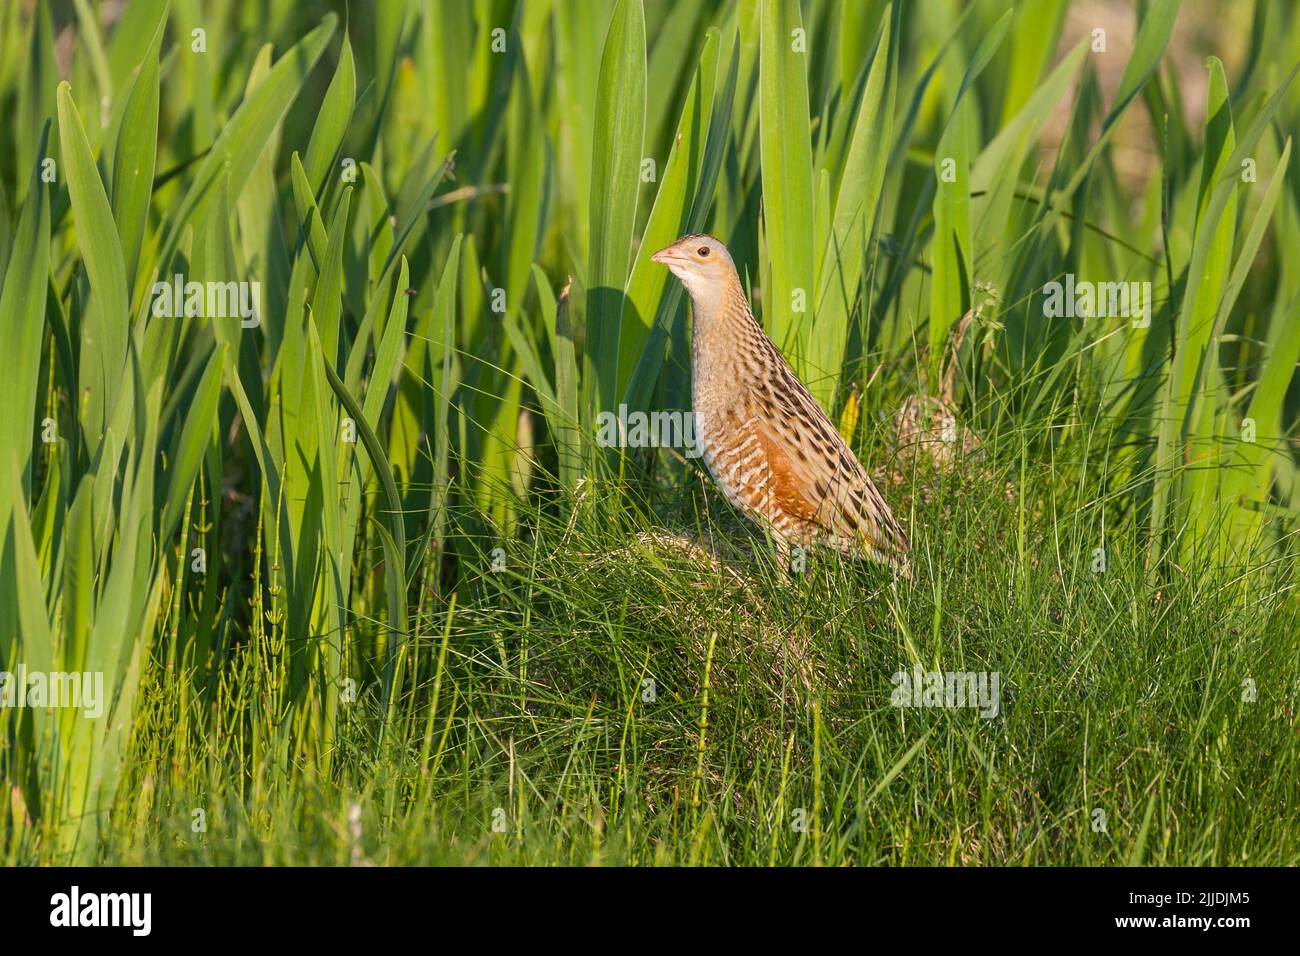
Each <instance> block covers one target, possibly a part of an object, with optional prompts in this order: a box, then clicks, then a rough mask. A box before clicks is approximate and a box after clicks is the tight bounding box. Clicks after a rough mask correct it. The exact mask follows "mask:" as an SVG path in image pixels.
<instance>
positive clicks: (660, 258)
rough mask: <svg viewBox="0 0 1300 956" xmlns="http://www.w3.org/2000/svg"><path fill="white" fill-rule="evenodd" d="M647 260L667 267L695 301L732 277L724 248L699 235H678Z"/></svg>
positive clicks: (733, 264) (711, 239) (733, 275)
mask: <svg viewBox="0 0 1300 956" xmlns="http://www.w3.org/2000/svg"><path fill="white" fill-rule="evenodd" d="M650 258H651V260H652V261H654V262H658V263H659V264H661V265H665V266H667V267H668V268H669V270H671V272H672V274H673V275H675V276H677V278H678V279H680V280H681V283H682V285H684V286H685V287H686V291H687V292H689V293H690V294H691V297H692V298H697V299H698V298H699V297H700V296H704V295H708V293H709V292H710V291H711V290H716V289H721V288H723V287H724V286H725V284H726V283H727V282H728V281H729V280H733V279H734V278H735V275H736V264H735V263H734V262H732V261H731V253H729V252H727V247H726V246H724V245H723V244H722V243H721V242H719V241H718V240H717V239H714V238H713V237H712V236H707V235H704V234H703V233H699V234H696V235H691V236H682V238H680V239H678V240H677V241H676V242H674V243H673V244H672V245H671V246H666V247H665V248H663V249H660V250H659V251H658V252H656V253H655V254H654V255H653V256H651V257H650Z"/></svg>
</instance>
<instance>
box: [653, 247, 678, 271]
mask: <svg viewBox="0 0 1300 956" xmlns="http://www.w3.org/2000/svg"><path fill="white" fill-rule="evenodd" d="M650 261H651V262H657V263H659V264H660V265H662V266H666V265H671V264H672V263H674V262H683V261H685V259H684V257H683V256H682V255H681V254H679V253H678V252H677V245H676V244H675V243H674V244H673V245H671V246H664V247H663V248H662V249H660V250H659V251H658V252H656V253H655V254H654V255H653V256H651V257H650Z"/></svg>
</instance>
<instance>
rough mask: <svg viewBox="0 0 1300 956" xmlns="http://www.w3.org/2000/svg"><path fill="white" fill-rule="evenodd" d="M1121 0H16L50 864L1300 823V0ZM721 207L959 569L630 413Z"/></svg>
mask: <svg viewBox="0 0 1300 956" xmlns="http://www.w3.org/2000/svg"><path fill="white" fill-rule="evenodd" d="M1069 6H1070V4H1068V3H1066V2H1064V0H1037V2H1032V3H1025V4H1022V5H1018V6H1017V8H1016V10H1015V11H1013V12H1012V13H1011V14H1009V15H1004V12H1003V5H1002V4H998V3H993V2H973V3H958V2H955V0H952V2H949V0H923V2H918V3H906V4H898V5H894V4H890V3H887V2H881V0H861V2H855V3H851V4H838V3H833V2H829V0H736V2H730V0H725V2H724V0H718V2H715V3H707V4H698V3H695V2H693V0H679V2H671V0H645V2H644V3H643V2H642V0H617V2H613V0H611V2H610V3H595V2H592V3H586V2H583V3H571V2H561V0H557V2H554V3H548V2H543V0H536V2H534V0H528V2H520V3H513V2H495V0H494V2H477V3H466V4H454V3H447V4H434V5H432V6H430V5H425V4H416V3H409V2H408V3H401V2H394V3H384V4H380V5H377V6H375V7H373V8H371V7H370V6H369V5H365V6H364V8H363V6H362V5H360V4H355V5H353V8H352V9H351V10H346V9H344V8H343V7H341V6H338V7H335V5H333V4H328V3H315V4H313V3H309V4H290V3H279V2H273V3H269V4H252V3H230V4H219V3H210V2H205V0H171V2H162V0H136V2H134V3H132V4H130V5H129V6H128V7H126V8H125V10H124V12H122V14H121V19H119V20H115V21H110V20H109V19H104V17H105V13H104V11H101V10H97V9H95V8H94V7H93V6H92V5H88V4H81V3H77V4H67V5H64V4H60V3H55V4H53V5H47V4H37V5H33V4H31V3H28V2H26V0H9V2H7V3H5V4H4V6H3V8H2V9H0V108H3V115H4V119H3V120H0V277H2V278H0V281H2V283H3V284H2V285H0V355H2V356H3V357H4V361H5V363H6V395H7V396H8V399H9V401H10V407H9V409H8V410H7V411H8V414H5V415H3V416H0V430H2V432H0V671H6V672H8V671H14V670H15V669H16V668H18V667H19V666H24V667H26V668H27V669H28V670H30V671H74V672H81V671H90V672H95V673H99V674H102V675H103V676H104V683H105V687H106V689H107V691H108V693H109V695H110V701H109V706H108V707H107V709H106V712H105V714H104V715H103V716H102V717H101V718H97V719H96V718H90V717H85V716H83V715H81V713H80V712H79V711H75V710H70V709H65V710H52V709H43V708H24V709H18V708H12V707H0V744H3V746H0V774H3V777H4V781H3V782H4V785H5V787H4V795H5V797H6V799H5V800H3V801H0V840H3V845H2V848H0V860H3V861H4V862H6V863H24V864H26V863H61V862H83V863H109V864H126V863H168V864H171V863H229V864H258V863H320V864H334V863H337V864H362V863H373V864H389V863H416V862H437V863H540V864H563V863H571V864H589V863H604V864H654V863H666V864H739V865H764V864H769V863H775V864H824V865H841V864H846V863H857V864H900V865H908V864H1053V865H1060V864H1103V865H1108V864H1127V863H1147V864H1180V865H1197V864H1232V865H1240V864H1280V865H1295V864H1297V863H1300V783H1298V782H1297V781H1300V766H1297V763H1298V758H1300V721H1298V720H1297V712H1300V637H1298V635H1300V599H1298V597H1297V584H1298V583H1300V581H1298V576H1297V538H1296V521H1297V517H1300V480H1297V475H1298V474H1300V470H1298V469H1300V460H1298V458H1297V435H1300V427H1298V426H1300V391H1298V390H1297V385H1296V380H1297V376H1296V367H1297V360H1298V359H1300V331H1297V330H1298V329H1300V323H1298V322H1297V321H1296V316H1295V313H1296V308H1297V303H1298V302H1300V297H1298V293H1300V270H1298V269H1297V267H1296V264H1295V262H1294V261H1293V260H1294V258H1295V257H1294V256H1292V255H1290V254H1289V252H1290V251H1291V250H1293V249H1295V248H1296V246H1297V243H1300V233H1298V232H1297V228H1298V227H1300V191H1297V189H1296V178H1295V176H1296V174H1295V173H1294V171H1293V170H1292V164H1291V163H1290V159H1291V139H1290V137H1291V135H1292V132H1293V131H1294V130H1295V129H1296V128H1297V127H1300V122H1297V121H1298V120H1300V85H1298V84H1294V83H1293V82H1292V78H1293V77H1294V74H1295V70H1296V65H1297V63H1300V30H1297V29H1295V27H1296V26H1297V24H1296V22H1295V21H1296V18H1297V13H1296V11H1293V10H1292V9H1291V8H1290V6H1289V5H1287V4H1283V3H1273V2H1268V0H1260V2H1259V3H1257V4H1255V5H1254V8H1253V11H1252V14H1253V15H1252V16H1251V17H1246V16H1245V15H1244V14H1243V13H1234V15H1233V17H1232V22H1233V23H1234V24H1236V27H1235V28H1234V30H1235V32H1234V31H1233V30H1227V29H1224V28H1221V27H1220V26H1217V25H1216V24H1219V23H1220V21H1221V19H1222V16H1223V14H1222V11H1221V9H1220V7H1221V5H1220V4H1218V3H1215V2H1212V0H1198V2H1191V0H1189V2H1186V3H1182V4H1179V3H1178V2H1176V0H1152V2H1150V3H1146V4H1142V5H1141V7H1140V9H1141V16H1140V17H1139V22H1138V24H1137V28H1136V33H1135V35H1134V36H1133V37H1131V40H1132V42H1131V43H1129V42H1127V41H1126V42H1124V43H1120V42H1119V40H1120V37H1119V36H1117V35H1115V34H1114V31H1117V30H1119V27H1117V26H1114V25H1111V26H1110V30H1111V31H1112V35H1111V36H1110V37H1109V46H1108V48H1107V51H1101V50H1098V49H1096V48H1095V46H1094V45H1095V42H1096V38H1095V37H1094V36H1092V35H1091V34H1088V33H1084V34H1076V33H1072V32H1070V31H1071V30H1077V25H1076V26H1074V27H1072V26H1070V25H1069V24H1070V22H1071V20H1070V17H1069V16H1068V14H1069V12H1070V11H1069V10H1068V7H1069ZM1074 6H1075V7H1076V9H1075V10H1074V11H1073V13H1074V14H1075V20H1079V19H1080V18H1081V19H1082V20H1083V21H1086V22H1091V20H1090V17H1091V16H1092V15H1093V12H1092V6H1091V5H1090V4H1087V3H1085V2H1083V0H1080V2H1079V3H1078V4H1075V5H1074ZM1176 25H1177V26H1178V27H1179V29H1177V30H1176V29H1175V26H1176ZM498 29H499V30H500V31H501V32H500V33H496V32H495V31H496V30H498ZM195 30H201V31H203V33H202V43H200V42H199V40H198V39H197V38H196V34H194V32H193V31H195ZM69 40H71V42H68V41H69ZM56 44H57V45H56ZM199 46H202V49H198V48H197V47H199ZM1121 50H1125V51H1128V50H1131V53H1129V52H1120V51H1121ZM1189 63H1190V64H1191V65H1190V66H1189ZM1189 71H1190V72H1189ZM1188 77H1195V78H1196V79H1197V80H1198V81H1199V82H1188ZM1135 142H1136V143H1138V144H1140V146H1141V148H1140V149H1136V150H1135V149H1134V143H1135ZM1135 155H1137V156H1138V157H1139V158H1138V159H1137V160H1136V161H1135V160H1134V158H1133V157H1134V156H1135ZM1247 167H1249V169H1250V171H1251V174H1250V175H1243V171H1244V170H1245V169H1246V168H1247ZM697 230H708V231H710V232H713V233H714V234H716V235H718V236H719V237H721V238H722V239H723V241H724V242H726V243H727V244H728V247H729V248H730V249H731V251H732V252H733V255H734V257H735V259H736V262H737V264H738V266H739V268H740V272H741V278H742V282H743V283H744V284H745V286H746V288H747V290H748V291H749V293H750V296H751V299H752V300H753V302H754V306H755V310H756V312H757V313H758V315H759V316H760V318H761V320H762V321H763V322H764V324H765V326H766V327H767V329H768V330H769V332H770V333H771V334H772V335H773V337H774V338H775V339H776V340H777V341H778V342H779V343H780V344H781V345H782V346H783V347H784V348H785V349H786V352H787V355H788V356H789V357H790V359H791V362H792V364H793V365H794V366H795V368H796V369H798V370H799V372H800V374H801V375H803V376H804V377H805V379H806V380H807V381H808V383H809V385H810V388H811V389H812V391H813V393H814V395H815V396H816V397H817V398H818V400H819V401H821V402H822V403H823V404H824V405H825V407H826V408H827V410H828V412H829V413H831V414H832V416H833V417H834V418H835V419H836V420H837V421H838V422H840V425H841V429H842V430H843V431H844V432H845V434H846V435H847V436H848V437H849V439H850V441H851V442H852V443H853V445H854V447H855V449H856V450H857V451H858V453H859V455H860V457H861V458H862V460H863V461H864V462H865V463H866V464H867V465H868V468H869V470H870V471H872V472H873V474H876V475H877V476H878V477H879V480H880V483H881V485H882V487H883V490H884V493H885V495H886V497H887V499H888V500H889V501H890V503H891V505H892V506H893V507H894V509H895V511H896V513H897V514H899V516H900V517H901V518H902V519H903V520H904V524H905V525H906V526H907V528H908V530H909V534H910V536H911V538H912V541H913V547H914V559H913V565H914V573H913V576H912V577H911V578H910V579H899V580H895V579H894V578H893V577H892V576H891V575H890V574H889V572H888V571H886V570H885V569H882V568H877V567H875V566H870V565H866V564H859V563H856V562H852V561H846V560H842V559H839V558H837V557H834V556H832V555H830V554H826V553H822V552H814V553H812V554H811V555H809V556H808V564H807V568H806V570H805V571H803V572H802V573H794V574H792V575H791V576H790V578H789V580H786V579H784V578H783V576H782V574H781V573H780V571H779V569H777V568H776V567H775V566H774V563H773V558H772V555H771V551H770V548H769V547H768V545H767V543H766V542H765V541H764V540H763V539H762V537H761V536H759V535H758V534H756V533H755V532H754V531H753V530H752V529H750V528H748V527H747V526H745V525H744V524H743V523H742V522H741V521H740V520H739V519H738V517H737V516H736V515H735V514H734V512H732V511H731V510H730V509H729V508H728V506H727V505H726V504H725V502H724V501H723V500H722V499H721V497H720V496H719V494H718V493H717V492H716V490H715V489H714V488H713V486H712V484H711V482H710V480H709V479H708V476H707V474H705V473H704V471H703V470H702V468H701V467H700V466H699V464H698V461H696V462H690V461H687V460H685V459H683V458H682V457H681V456H680V454H678V453H677V452H675V451H656V450H653V449H613V450H606V449H602V448H600V447H598V446H597V444H596V442H594V441H593V437H594V436H595V434H596V416H597V415H598V414H599V413H600V412H601V411H605V410H613V409H615V408H616V407H617V406H618V405H619V404H621V403H625V404H627V405H628V406H629V407H630V408H632V409H633V410H661V409H670V410H671V409H684V408H688V407H689V402H690V398H689V396H690V388H689V385H690V379H689V356H690V339H689V328H690V325H689V310H688V307H687V305H686V302H685V300H684V297H683V295H682V294H681V291H680V288H679V287H678V285H677V283H676V282H675V281H674V280H671V279H670V278H668V277H667V275H666V273H665V272H664V270H662V269H661V268H660V267H658V266H657V265H655V264H654V263H652V262H650V261H649V254H650V253H651V252H653V251H654V250H655V249H657V248H659V247H660V246H662V245H664V244H666V243H667V242H669V241H671V240H672V239H673V238H675V237H676V236H677V235H680V234H682V233H686V232H692V231H697ZM176 273H182V274H184V276H185V278H186V279H191V280H196V281H200V282H213V283H226V282H241V281H248V282H252V281H256V282H258V283H259V284H260V288H261V290H262V291H261V308H260V310H259V314H258V322H257V323H256V324H255V325H243V324H241V323H240V321H239V320H238V319H237V318H229V317H225V318H223V317H217V318H213V317H208V316H201V315H166V314H163V315H155V314H154V311H155V310H154V308H153V306H154V296H153V293H152V287H153V283H154V282H156V281H164V282H165V281H168V280H169V279H170V278H171V277H172V276H173V275H175V274H176ZM1067 274H1070V275H1073V276H1075V277H1076V278H1077V279H1078V280H1079V281H1081V282H1095V283H1113V282H1121V281H1122V282H1130V281H1132V282H1149V283H1150V284H1151V289H1152V298H1153V303H1152V309H1151V316H1150V319H1151V321H1150V325H1149V326H1143V325H1141V324H1138V325H1135V324H1134V323H1133V322H1131V321H1130V319H1129V318H1128V317H1126V316H1119V317H1076V318H1052V317H1048V316H1047V314H1046V312H1045V308H1044V300H1045V296H1046V290H1045V285H1046V284H1047V283H1049V282H1052V281H1059V280H1062V278H1063V277H1064V276H1065V275H1067ZM972 309H973V310H974V313H973V314H974V318H973V319H972V321H971V323H970V324H969V327H968V328H967V326H966V324H964V323H962V322H961V320H962V318H963V315H966V314H970V313H968V310H972ZM957 328H963V329H966V332H965V335H964V339H963V341H962V342H960V343H958V342H957V340H956V338H955V337H954V335H955V333H954V329H957ZM945 371H947V372H949V373H950V375H948V376H946V377H945V375H944V374H943V373H944V372H945ZM917 395H922V396H926V397H927V398H928V399H929V400H930V401H931V402H939V401H943V402H948V403H950V405H951V408H952V410H953V411H954V413H955V415H956V418H957V419H958V421H959V423H960V425H961V428H962V429H964V430H969V432H970V433H971V434H973V435H975V436H978V446H979V447H978V450H973V451H971V452H970V453H966V454H958V455H956V456H955V460H954V461H952V462H949V463H945V462H936V461H934V460H932V458H931V456H930V455H928V454H925V453H924V451H922V453H919V454H918V453H917V452H916V449H915V448H911V447H900V439H899V436H898V434H897V429H896V425H895V413H896V411H897V410H898V409H899V407H900V406H901V405H903V404H904V402H905V401H906V400H908V399H909V398H910V397H912V396H917ZM914 667H920V668H921V669H922V670H924V671H936V670H937V671H957V672H976V673H996V674H997V675H998V679H999V681H1000V709H999V712H998V713H997V715H996V716H994V717H992V718H989V719H986V718H984V717H981V716H980V715H979V714H978V713H977V712H975V711H973V710H971V709H954V708H944V707H927V708H906V707H895V706H893V705H892V703H891V694H892V692H893V690H894V686H893V681H892V678H893V675H894V674H895V673H896V672H899V671H910V670H911V669H912V668H914Z"/></svg>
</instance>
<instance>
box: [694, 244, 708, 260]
mask: <svg viewBox="0 0 1300 956" xmlns="http://www.w3.org/2000/svg"><path fill="white" fill-rule="evenodd" d="M695 251H696V252H698V253H699V254H700V258H704V257H705V256H707V255H708V254H709V247H708V246H700V248H698V249H696V250H695Z"/></svg>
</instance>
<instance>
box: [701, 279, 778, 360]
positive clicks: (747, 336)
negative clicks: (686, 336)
mask: <svg viewBox="0 0 1300 956" xmlns="http://www.w3.org/2000/svg"><path fill="white" fill-rule="evenodd" d="M691 305H692V308H693V314H694V318H693V323H694V324H693V328H692V332H691V354H692V360H693V364H694V366H695V371H696V374H697V375H698V374H699V373H700V372H701V371H702V369H701V364H702V360H703V359H704V358H706V357H707V359H708V363H707V364H708V365H710V366H712V367H714V368H716V369H721V368H725V367H727V366H728V365H729V362H730V360H731V359H732V358H734V357H735V356H736V355H737V354H738V351H739V349H740V348H741V347H742V346H744V345H746V344H747V343H748V342H749V341H750V340H751V339H754V338H755V337H758V338H761V337H762V334H763V332H762V329H761V328H760V327H759V324H758V322H757V320H756V319H755V318H754V313H753V312H752V311H751V310H750V307H749V300H748V299H746V298H745V290H744V289H743V288H742V287H741V285H740V280H739V279H737V278H736V277H734V276H733V277H731V278H730V279H729V280H728V281H726V282H719V283H715V284H711V285H710V286H709V287H707V288H703V289H692V290H691Z"/></svg>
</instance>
